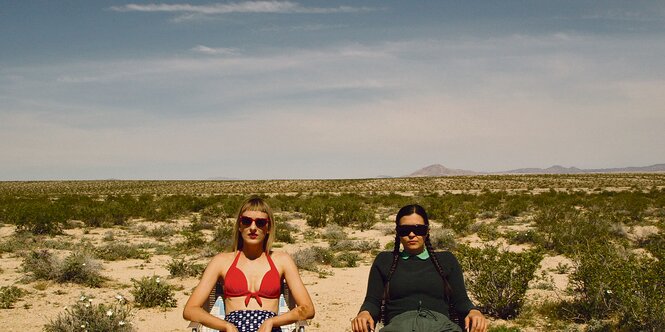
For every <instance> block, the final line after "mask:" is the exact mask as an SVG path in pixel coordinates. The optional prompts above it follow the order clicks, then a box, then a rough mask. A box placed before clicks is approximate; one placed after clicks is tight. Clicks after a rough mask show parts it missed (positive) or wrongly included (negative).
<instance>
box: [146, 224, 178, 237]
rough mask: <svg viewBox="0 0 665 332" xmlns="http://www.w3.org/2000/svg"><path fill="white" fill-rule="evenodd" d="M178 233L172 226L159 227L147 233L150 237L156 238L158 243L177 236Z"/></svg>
mask: <svg viewBox="0 0 665 332" xmlns="http://www.w3.org/2000/svg"><path fill="white" fill-rule="evenodd" d="M177 232H178V231H177V230H176V229H175V227H173V226H171V225H159V226H156V227H153V228H152V229H150V230H148V231H147V234H148V236H150V237H154V238H155V239H157V240H158V241H164V240H165V238H169V237H171V236H173V235H175V234H176V233H177Z"/></svg>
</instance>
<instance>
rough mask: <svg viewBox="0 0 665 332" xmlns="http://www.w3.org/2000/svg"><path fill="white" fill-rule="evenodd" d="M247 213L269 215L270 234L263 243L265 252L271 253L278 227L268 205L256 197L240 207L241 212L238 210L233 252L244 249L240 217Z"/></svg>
mask: <svg viewBox="0 0 665 332" xmlns="http://www.w3.org/2000/svg"><path fill="white" fill-rule="evenodd" d="M246 211H258V212H263V213H265V214H267V215H268V219H269V221H270V222H269V223H268V228H267V230H269V231H270V233H268V236H267V237H266V239H265V240H264V241H263V251H265V252H266V253H268V252H270V249H271V248H272V243H273V241H274V240H275V233H276V231H277V227H276V226H275V218H273V215H272V209H271V208H270V206H269V205H268V203H266V202H265V201H264V200H263V199H262V198H260V197H256V196H253V197H250V198H248V199H247V200H246V201H245V202H244V203H243V204H242V205H241V206H240V210H238V215H237V216H236V223H235V227H233V251H238V250H241V249H242V244H243V241H242V234H240V216H242V214H243V213H245V212H246Z"/></svg>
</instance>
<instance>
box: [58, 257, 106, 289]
mask: <svg viewBox="0 0 665 332" xmlns="http://www.w3.org/2000/svg"><path fill="white" fill-rule="evenodd" d="M99 270H101V265H100V264H99V263H97V262H95V261H94V260H93V259H92V258H91V257H90V255H88V254H86V253H82V252H73V253H71V254H70V255H69V256H67V258H65V260H64V261H63V262H62V264H61V266H60V269H59V275H58V278H57V280H58V281H60V282H73V283H77V284H81V285H86V286H89V287H100V286H101V285H102V283H103V282H104V277H102V275H101V274H100V273H99Z"/></svg>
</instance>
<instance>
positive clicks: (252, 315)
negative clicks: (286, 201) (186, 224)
mask: <svg viewBox="0 0 665 332" xmlns="http://www.w3.org/2000/svg"><path fill="white" fill-rule="evenodd" d="M274 220H275V219H274V218H273V215H272V210H271V209H270V207H269V206H268V204H266V202H265V201H263V200H262V199H261V198H258V197H252V198H250V199H248V200H247V201H245V202H244V203H243V205H242V206H241V207H240V211H239V212H238V218H237V219H236V223H235V227H234V229H233V252H226V253H220V254H217V255H216V256H215V257H213V259H212V260H211V261H210V263H208V266H207V267H206V269H205V271H204V272H203V276H202V277H201V281H200V282H199V284H198V285H197V286H196V288H195V289H194V291H193V292H192V295H191V296H190V297H189V300H188V301H187V303H186V304H185V310H184V311H183V317H184V318H185V319H187V320H191V321H195V322H200V323H201V324H203V325H205V326H207V327H211V328H214V329H217V330H219V331H230V332H256V331H258V332H279V331H281V329H279V326H282V325H288V324H290V323H293V322H296V321H300V320H305V319H310V318H312V317H314V305H313V304H312V300H311V298H310V297H309V293H307V289H305V286H304V285H303V283H302V280H301V279H300V275H299V274H298V268H297V267H296V264H295V262H294V261H293V259H291V256H289V254H287V253H285V252H273V251H271V250H270V248H271V246H272V242H273V240H274V239H275V232H276V228H275V224H274V222H273V221H274ZM282 279H286V283H287V285H288V286H289V289H290V291H291V295H292V296H293V298H294V300H295V302H296V305H297V307H296V308H294V309H293V310H291V311H289V312H287V313H284V314H282V315H279V316H277V310H278V307H279V296H280V287H281V280H282ZM218 280H223V281H224V308H225V310H226V317H225V319H224V320H222V319H219V318H217V317H215V316H213V315H211V314H209V313H208V312H206V311H205V310H203V308H202V306H203V304H204V302H205V301H206V300H207V299H208V295H209V294H210V291H211V290H212V289H213V287H214V286H215V283H216V282H217V281H218Z"/></svg>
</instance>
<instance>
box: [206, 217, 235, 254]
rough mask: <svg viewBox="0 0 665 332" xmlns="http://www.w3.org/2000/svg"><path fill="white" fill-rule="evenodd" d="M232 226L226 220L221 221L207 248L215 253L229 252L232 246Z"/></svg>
mask: <svg viewBox="0 0 665 332" xmlns="http://www.w3.org/2000/svg"><path fill="white" fill-rule="evenodd" d="M234 225H235V224H234V222H228V221H226V220H222V221H221V222H220V223H218V224H217V227H215V231H214V233H213V239H212V241H211V242H210V243H208V247H210V248H211V249H212V251H214V252H216V253H219V252H223V251H229V250H231V246H232V245H233V227H234Z"/></svg>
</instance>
